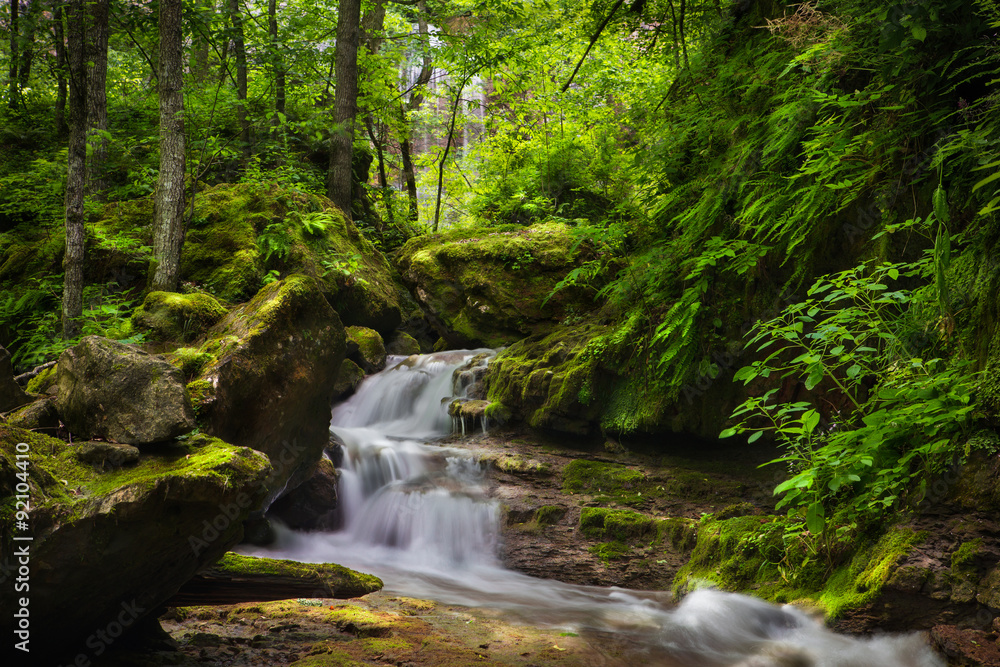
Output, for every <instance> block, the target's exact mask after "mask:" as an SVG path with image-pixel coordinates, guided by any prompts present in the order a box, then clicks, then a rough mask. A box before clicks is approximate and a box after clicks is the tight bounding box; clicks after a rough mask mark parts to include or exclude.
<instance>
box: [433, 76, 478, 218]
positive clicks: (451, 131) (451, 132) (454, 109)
mask: <svg viewBox="0 0 1000 667" xmlns="http://www.w3.org/2000/svg"><path fill="white" fill-rule="evenodd" d="M471 78H472V74H468V75H466V76H465V77H463V78H462V81H461V82H460V83H459V84H458V90H457V91H456V92H455V101H454V103H453V104H452V105H451V120H450V121H449V123H448V140H447V141H446V142H445V144H444V154H443V155H441V162H440V163H438V185H437V197H436V198H435V203H434V231H435V232H436V231H437V230H438V223H439V222H440V221H441V191H442V189H443V188H444V165H445V162H446V161H447V160H448V151H449V150H451V142H452V139H453V138H454V137H455V120H456V119H457V118H458V105H459V104H461V102H462V91H463V90H465V84H466V83H468V82H469V79H471Z"/></svg>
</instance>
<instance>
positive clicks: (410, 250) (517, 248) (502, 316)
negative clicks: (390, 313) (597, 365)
mask: <svg viewBox="0 0 1000 667" xmlns="http://www.w3.org/2000/svg"><path fill="white" fill-rule="evenodd" d="M587 257H588V254H587V251H586V250H583V249H581V248H580V247H578V246H577V244H576V240H575V239H574V237H573V236H572V235H571V234H570V231H569V227H568V226H566V225H565V224H562V223H554V222H553V223H539V224H536V225H533V226H531V227H521V226H517V225H504V226H498V227H488V228H481V229H463V230H455V231H449V232H444V233H441V234H431V235H427V236H422V237H419V238H416V239H411V240H410V241H408V242H407V243H406V245H404V246H403V248H402V249H401V250H400V252H399V257H398V259H397V264H398V266H399V269H400V273H401V274H402V277H403V280H404V282H405V283H406V284H407V287H409V288H410V291H411V292H412V293H413V295H414V296H415V297H416V299H417V301H418V302H419V303H420V305H421V306H422V307H423V308H424V310H425V311H426V312H427V314H428V317H429V318H430V320H431V322H432V324H433V325H434V326H435V328H436V329H437V330H438V332H439V333H440V335H441V336H442V337H443V338H444V339H445V340H446V341H447V342H448V345H449V347H453V348H461V347H483V346H485V347H500V346H502V345H507V344H510V343H513V342H514V341H516V340H518V339H521V338H524V337H525V336H529V335H534V334H545V333H548V332H550V331H552V329H553V327H554V326H555V324H556V322H557V321H558V320H560V319H561V318H562V317H564V316H565V315H566V314H567V312H569V311H570V310H576V311H579V312H585V311H589V310H593V308H594V304H593V298H594V293H593V292H592V291H589V290H587V289H583V288H580V287H570V288H567V289H563V290H560V291H558V292H556V293H555V294H553V293H552V292H553V290H554V288H555V286H556V285H557V284H558V283H559V282H560V281H561V280H563V279H564V278H565V277H566V274H567V273H569V272H570V271H571V270H572V269H573V268H575V267H577V266H578V265H579V264H580V263H581V262H582V261H584V260H585V259H586V258H587Z"/></svg>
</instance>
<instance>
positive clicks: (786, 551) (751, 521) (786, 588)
mask: <svg viewBox="0 0 1000 667" xmlns="http://www.w3.org/2000/svg"><path fill="white" fill-rule="evenodd" d="M787 522H788V519H787V518H785V517H769V516H740V517H733V518H730V519H724V520H721V521H720V520H715V519H712V518H709V519H707V520H706V521H704V522H702V524H701V525H700V526H699V527H698V536H697V542H696V544H695V547H694V550H693V551H692V553H691V557H690V559H689V560H688V562H687V563H686V564H685V565H684V567H682V568H681V570H680V571H679V572H678V573H677V576H676V578H675V579H674V587H673V588H674V593H675V595H681V594H683V593H684V592H685V591H687V590H690V589H692V588H694V587H697V586H698V585H700V584H701V583H703V582H711V583H713V584H715V585H717V586H719V587H720V588H723V589H725V590H730V591H743V592H753V594H754V595H757V596H759V597H762V598H764V599H767V600H771V601H773V602H791V601H794V600H801V599H808V600H811V601H813V602H815V603H816V604H818V605H819V606H820V607H822V608H823V609H824V611H825V612H826V614H827V616H828V617H830V618H836V617H839V616H840V615H842V614H843V613H844V612H845V611H846V610H848V609H852V608H856V607H859V606H862V605H865V604H867V603H869V602H872V601H874V600H875V599H877V597H878V596H879V594H880V593H881V590H882V587H883V586H884V584H885V583H886V582H887V581H888V580H889V578H890V577H891V576H892V575H893V573H894V572H896V568H897V566H898V564H899V562H900V560H901V559H902V558H903V557H904V556H905V555H906V554H907V553H908V552H909V551H910V550H911V549H912V548H913V546H914V545H916V544H917V543H919V542H920V541H921V540H922V539H923V535H921V534H919V533H915V532H914V531H912V530H910V529H908V528H900V527H896V528H891V529H889V530H888V531H886V532H885V533H884V534H882V535H881V537H879V538H878V539H877V540H875V541H874V542H869V543H867V544H865V543H863V542H862V543H861V545H860V546H857V545H854V544H851V545H848V546H849V547H854V548H853V549H852V550H851V552H849V553H848V555H847V557H846V558H847V560H846V561H842V562H844V564H842V565H839V566H837V567H835V568H833V569H832V570H831V569H830V565H829V564H828V562H827V561H826V558H825V557H824V556H823V553H822V550H821V551H820V553H816V552H815V548H820V549H821V547H819V545H814V546H813V547H810V546H809V545H808V544H807V543H806V541H805V539H806V538H805V537H804V536H803V535H801V534H800V533H799V532H798V531H793V532H791V533H789V532H787V531H788V529H787V526H788V523H787Z"/></svg>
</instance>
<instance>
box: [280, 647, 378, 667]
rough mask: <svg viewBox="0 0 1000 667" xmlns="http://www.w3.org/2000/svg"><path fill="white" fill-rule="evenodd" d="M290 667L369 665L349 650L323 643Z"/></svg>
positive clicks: (365, 666) (363, 666) (350, 666)
mask: <svg viewBox="0 0 1000 667" xmlns="http://www.w3.org/2000/svg"><path fill="white" fill-rule="evenodd" d="M289 667H367V665H366V663H364V662H359V661H357V660H355V659H354V658H352V657H351V654H350V653H348V652H347V651H344V650H341V649H337V648H333V647H332V646H331V645H329V643H323V644H318V645H316V646H314V647H313V649H312V650H311V651H310V655H307V656H306V657H304V658H300V659H299V660H296V661H295V662H293V663H291V664H290V665H289Z"/></svg>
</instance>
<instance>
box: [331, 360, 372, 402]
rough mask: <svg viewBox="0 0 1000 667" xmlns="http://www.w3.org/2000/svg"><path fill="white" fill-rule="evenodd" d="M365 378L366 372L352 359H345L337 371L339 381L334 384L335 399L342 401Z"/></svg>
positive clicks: (355, 389)
mask: <svg viewBox="0 0 1000 667" xmlns="http://www.w3.org/2000/svg"><path fill="white" fill-rule="evenodd" d="M364 379H365V372H364V371H363V370H362V369H361V366H358V365H357V364H356V363H354V362H353V361H351V360H350V359H344V361H343V362H342V363H341V364H340V371H339V372H338V373H337V382H336V383H335V384H334V385H333V400H334V401H342V400H344V399H345V398H347V397H348V396H350V395H351V394H353V393H354V392H355V391H357V389H358V386H359V385H360V384H361V382H362V380H364Z"/></svg>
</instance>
